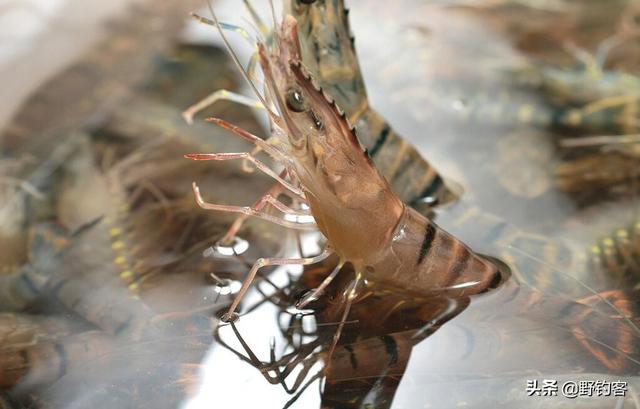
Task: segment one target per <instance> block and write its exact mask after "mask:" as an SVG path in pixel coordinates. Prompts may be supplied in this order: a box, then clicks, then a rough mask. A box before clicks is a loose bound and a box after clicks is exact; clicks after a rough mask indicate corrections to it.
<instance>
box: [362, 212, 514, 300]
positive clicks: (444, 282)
mask: <svg viewBox="0 0 640 409" xmlns="http://www.w3.org/2000/svg"><path fill="white" fill-rule="evenodd" d="M365 271H366V272H367V273H368V274H369V275H371V278H372V279H375V280H376V281H377V282H380V283H383V284H384V283H385V282H387V283H393V286H395V287H398V286H401V287H403V288H404V289H407V290H409V291H413V292H420V293H441V294H445V295H447V296H453V297H459V296H466V295H473V294H478V293H481V292H484V291H486V290H488V289H490V288H492V287H494V286H495V285H497V284H498V283H499V282H500V281H502V278H501V275H500V271H499V270H498V267H497V266H496V265H495V264H494V263H492V262H491V261H489V260H487V259H485V258H484V257H482V256H480V255H478V254H476V253H474V252H473V251H472V250H471V249H470V248H469V247H467V246H466V245H465V244H464V243H462V242H461V241H459V240H458V239H456V238H455V237H453V236H452V235H450V234H449V233H447V232H445V231H444V230H442V229H441V228H440V227H438V226H437V225H436V224H435V223H434V222H432V221H430V220H429V219H427V218H426V217H424V216H422V215H421V214H420V213H418V212H417V211H415V210H413V209H412V208H409V207H407V208H406V209H405V213H404V215H403V217H402V218H401V220H400V223H399V224H398V226H397V228H396V231H395V234H394V236H393V238H392V240H391V242H390V244H389V247H388V250H387V251H386V252H385V254H384V256H383V257H381V258H380V259H378V261H377V262H376V263H374V264H373V265H371V266H369V267H367V268H366V269H365Z"/></svg>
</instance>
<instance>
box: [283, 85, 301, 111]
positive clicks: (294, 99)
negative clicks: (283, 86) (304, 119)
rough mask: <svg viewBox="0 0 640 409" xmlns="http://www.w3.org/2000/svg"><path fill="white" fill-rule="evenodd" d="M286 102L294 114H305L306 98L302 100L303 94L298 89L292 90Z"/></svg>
mask: <svg viewBox="0 0 640 409" xmlns="http://www.w3.org/2000/svg"><path fill="white" fill-rule="evenodd" d="M285 98H286V102H287V107H288V108H289V109H290V110H292V111H294V112H303V111H304V110H305V106H304V98H302V92H300V90H297V89H295V88H294V89H291V90H289V91H288V92H287V96H286V97H285Z"/></svg>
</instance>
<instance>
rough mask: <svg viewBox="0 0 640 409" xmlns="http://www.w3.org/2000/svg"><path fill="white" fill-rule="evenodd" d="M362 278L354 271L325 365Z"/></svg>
mask: <svg viewBox="0 0 640 409" xmlns="http://www.w3.org/2000/svg"><path fill="white" fill-rule="evenodd" d="M361 280H362V276H361V275H360V273H356V278H354V279H353V281H352V282H351V285H350V286H349V288H348V289H347V291H346V294H347V301H346V305H345V307H344V312H343V313H342V318H341V319H340V324H339V325H338V329H337V330H336V333H335V334H333V341H332V342H331V347H330V348H329V354H328V355H327V366H329V365H331V357H332V356H333V351H335V349H336V345H338V341H339V340H340V335H342V329H343V328H344V324H345V322H346V321H347V317H348V316H349V311H351V304H352V303H353V300H354V299H355V298H356V296H357V288H358V285H359V284H360V281H361Z"/></svg>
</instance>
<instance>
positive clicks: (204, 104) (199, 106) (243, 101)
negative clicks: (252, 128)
mask: <svg viewBox="0 0 640 409" xmlns="http://www.w3.org/2000/svg"><path fill="white" fill-rule="evenodd" d="M223 100H226V101H232V102H235V103H238V104H240V105H246V106H248V107H250V108H258V109H264V105H262V102H260V101H258V100H255V99H253V98H247V97H245V96H244V95H241V94H236V93H235V92H231V91H228V90H226V89H219V90H217V91H215V92H213V93H212V94H210V95H208V96H207V97H205V98H204V99H203V100H201V101H199V102H197V103H195V104H193V105H191V106H190V107H189V108H187V109H185V110H184V112H183V113H182V117H183V118H184V120H185V121H186V122H187V123H188V124H189V125H191V124H192V123H193V117H194V116H195V115H196V114H197V113H198V112H200V111H202V110H203V109H206V108H208V107H210V106H211V105H213V104H215V103H216V102H218V101H223Z"/></svg>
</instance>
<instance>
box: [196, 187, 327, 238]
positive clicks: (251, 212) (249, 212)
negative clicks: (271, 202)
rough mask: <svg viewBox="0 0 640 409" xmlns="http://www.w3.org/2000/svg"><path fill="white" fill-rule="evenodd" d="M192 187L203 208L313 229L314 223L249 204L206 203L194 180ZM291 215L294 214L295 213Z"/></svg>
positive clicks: (297, 227) (285, 225) (282, 224)
mask: <svg viewBox="0 0 640 409" xmlns="http://www.w3.org/2000/svg"><path fill="white" fill-rule="evenodd" d="M192 187H193V193H194V194H195V196H196V202H197V203H198V206H200V207H201V208H203V209H208V210H217V211H220V212H228V213H241V214H244V215H246V216H255V217H258V218H260V219H264V220H267V221H270V222H272V223H275V224H278V225H280V226H284V227H289V228H292V229H314V228H315V226H316V224H315V223H311V222H310V223H301V222H294V221H289V220H284V219H281V218H279V217H275V216H272V215H270V214H268V213H265V212H261V211H258V210H255V209H254V208H252V207H249V206H233V205H221V204H215V203H208V202H206V201H205V200H204V199H203V198H202V195H201V194H200V188H199V187H198V185H196V184H195V182H194V183H193V185H192ZM283 206H284V205H283ZM287 214H288V213H287ZM293 216H295V214H294V215H293Z"/></svg>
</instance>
